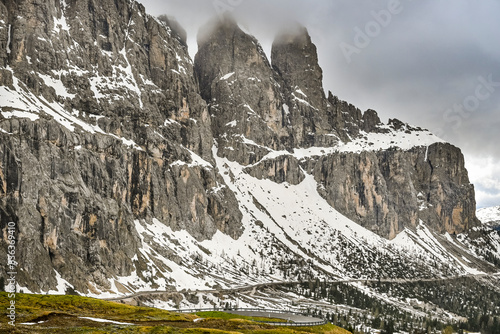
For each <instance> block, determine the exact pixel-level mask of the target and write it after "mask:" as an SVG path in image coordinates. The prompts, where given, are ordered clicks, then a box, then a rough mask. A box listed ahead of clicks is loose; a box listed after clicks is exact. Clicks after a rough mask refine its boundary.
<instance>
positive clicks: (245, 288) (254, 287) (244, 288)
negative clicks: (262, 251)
mask: <svg viewBox="0 0 500 334" xmlns="http://www.w3.org/2000/svg"><path fill="white" fill-rule="evenodd" d="M498 275H500V273H495V274H479V275H474V274H470V275H461V276H451V277H444V278H417V279H402V278H381V279H380V280H379V279H339V280H336V281H328V284H338V283H363V282H381V283H418V282H442V281H448V280H454V279H457V278H464V277H475V278H482V277H489V276H491V277H497V276H498ZM300 283H307V282H295V281H293V282H270V283H260V284H253V285H246V286H240V287H234V288H231V289H221V290H215V289H207V290H195V291H193V292H195V293H198V292H201V293H234V292H244V291H256V290H257V289H259V288H267V287H273V286H280V285H287V284H300ZM174 292H176V291H173V290H171V291H142V292H137V293H132V294H130V295H126V296H121V297H113V298H104V299H105V300H110V301H120V300H124V299H129V298H135V297H140V296H152V295H168V294H171V293H174ZM253 293H255V292H253Z"/></svg>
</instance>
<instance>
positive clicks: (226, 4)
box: [140, 0, 500, 208]
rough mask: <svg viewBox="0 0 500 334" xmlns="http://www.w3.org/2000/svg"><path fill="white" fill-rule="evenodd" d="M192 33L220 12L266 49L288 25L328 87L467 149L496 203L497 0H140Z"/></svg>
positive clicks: (499, 159) (499, 118)
mask: <svg viewBox="0 0 500 334" xmlns="http://www.w3.org/2000/svg"><path fill="white" fill-rule="evenodd" d="M140 2H141V3H143V4H144V5H145V7H146V10H147V12H148V13H149V14H152V15H160V14H167V15H172V16H175V17H176V18H177V19H178V21H179V22H180V23H181V25H182V26H183V27H184V28H185V29H186V30H187V33H188V44H189V48H190V53H191V56H192V57H194V54H195V53H196V49H197V45H196V34H197V31H198V28H199V27H200V25H203V23H205V22H206V21H208V20H209V19H210V18H211V17H213V16H214V15H217V13H218V12H220V11H222V10H230V11H231V12H232V13H233V15H234V16H235V17H236V18H237V19H238V20H239V21H240V22H241V23H242V25H244V26H246V27H247V28H248V30H249V31H250V32H251V33H252V34H253V35H255V36H256V37H257V38H258V39H259V41H260V42H261V44H262V45H263V47H264V50H265V51H266V52H267V54H268V55H269V54H270V49H271V43H272V40H273V37H274V34H275V33H276V30H277V29H279V27H280V26H281V24H282V23H283V22H286V21H289V20H291V19H292V20H297V21H299V22H300V23H302V24H303V25H305V26H306V27H307V28H308V29H309V33H310V35H311V37H312V40H313V42H314V43H315V44H316V46H317V47H318V54H319V61H320V65H321V66H322V68H323V72H324V83H323V85H324V88H325V90H326V91H328V90H330V91H332V93H333V94H334V95H337V96H339V98H341V99H343V100H346V101H348V102H350V103H353V104H354V105H356V106H357V107H359V108H360V109H361V110H363V111H364V110H366V109H368V108H371V109H375V110H377V112H378V113H379V115H380V117H381V119H382V120H383V121H384V122H387V120H388V119H389V118H398V119H400V120H402V121H404V122H407V123H410V124H413V125H418V126H422V127H425V128H428V129H430V130H432V131H433V132H435V133H436V134H437V135H439V136H440V137H441V138H443V139H445V140H447V141H449V142H451V143H452V144H454V145H457V146H459V147H460V148H461V149H462V151H463V152H464V155H465V159H466V165H467V168H468V170H469V176H470V179H471V181H472V182H473V183H474V184H475V186H476V200H477V204H478V208H479V207H487V206H494V205H495V206H496V205H500V143H498V139H499V137H500V136H499V135H498V130H499V129H500V36H499V35H500V1H497V0H480V1H478V0H418V1H411V0H399V1H398V0H359V1H352V0H314V1H306V0H140Z"/></svg>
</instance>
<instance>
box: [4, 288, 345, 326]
mask: <svg viewBox="0 0 500 334" xmlns="http://www.w3.org/2000/svg"><path fill="white" fill-rule="evenodd" d="M9 303H10V299H9V298H8V294H7V293H4V292H0V308H1V309H2V310H4V311H3V312H2V313H3V314H2V315H1V321H0V333H20V334H25V333H30V334H37V333H40V334H49V333H50V334H58V333H61V334H62V333H70V334H71V333H92V334H107V333H123V334H125V333H126V334H139V333H141V334H142V333H152V334H198V333H203V334H224V333H242V334H246V333H260V334H268V333H269V334H306V333H326V334H348V333H349V332H347V331H346V330H344V329H342V328H338V327H336V326H333V325H331V324H328V325H324V326H317V327H294V328H291V327H279V328H276V327H272V326H270V325H266V324H261V323H257V322H254V321H252V320H264V319H263V318H254V319H252V318H250V317H245V316H238V315H234V314H225V313H222V312H205V313H202V314H199V315H194V314H179V313H173V312H168V311H164V310H159V309H155V308H149V307H137V306H129V305H124V304H120V303H115V302H109V301H103V300H99V299H94V298H87V297H79V296H54V295H32V294H21V293H19V294H16V326H15V327H12V326H10V325H8V324H7V322H8V321H9V319H8V318H7V313H6V312H7V310H6V309H7V307H8V305H9ZM200 316H202V318H204V319H203V320H200V321H197V322H195V321H194V320H195V319H197V318H199V317H200ZM82 317H92V318H98V319H106V320H112V321H117V322H122V323H129V324H132V325H123V324H110V323H103V322H96V321H94V320H89V319H84V318H82ZM265 320H268V321H269V320H270V321H273V320H274V321H278V319H265ZM25 322H31V323H36V325H22V323H25Z"/></svg>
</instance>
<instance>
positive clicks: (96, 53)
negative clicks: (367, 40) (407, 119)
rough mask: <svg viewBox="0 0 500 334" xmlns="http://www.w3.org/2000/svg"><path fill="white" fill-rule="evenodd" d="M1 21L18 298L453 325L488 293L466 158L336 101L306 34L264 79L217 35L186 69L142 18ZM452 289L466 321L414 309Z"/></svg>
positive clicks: (216, 31)
mask: <svg viewBox="0 0 500 334" xmlns="http://www.w3.org/2000/svg"><path fill="white" fill-rule="evenodd" d="M0 13H1V16H0V17H1V19H0V45H1V48H0V84H1V86H0V108H1V113H0V115H1V116H0V185H1V187H0V228H1V229H2V231H3V232H4V233H3V234H2V239H1V240H2V241H1V242H2V248H1V250H0V256H2V257H4V258H6V256H7V254H6V253H5V250H6V247H7V241H8V239H7V227H8V224H9V223H10V225H15V227H16V229H15V236H16V262H17V272H18V274H17V277H16V282H17V284H18V289H21V290H23V291H25V292H34V293H45V292H49V293H65V292H72V293H73V292H77V293H79V294H83V295H88V296H99V297H102V298H103V297H117V296H124V295H130V294H132V296H131V297H130V298H128V299H127V298H125V299H126V300H127V301H128V302H130V301H131V300H134V301H135V302H137V303H146V304H148V305H156V306H161V307H167V308H168V307H173V306H174V305H175V306H178V307H180V306H185V307H189V306H196V305H197V306H207V307H212V306H213V305H216V304H220V303H223V302H222V301H221V298H223V300H224V298H225V300H226V301H231V302H236V301H237V302H238V303H240V305H248V306H262V305H269V306H272V307H285V306H286V305H287V303H288V305H292V304H297V303H298V301H300V300H302V302H301V303H302V306H303V305H309V306H308V307H315V308H317V307H320V306H318V305H322V306H321V307H324V308H325V310H329V311H328V312H333V311H332V309H333V308H334V309H335V310H337V307H338V305H341V304H342V305H343V304H345V305H347V308H343V309H345V310H348V309H349V307H356V308H357V309H356V310H363V307H361V306H360V305H358V304H357V300H358V299H356V302H355V300H354V299H348V300H347V299H346V300H345V301H343V302H341V301H340V299H338V300H337V299H335V300H336V301H337V304H338V305H336V306H331V305H333V304H331V303H330V304H328V303H327V301H330V302H332V301H333V300H334V296H336V297H335V298H337V297H338V298H340V297H339V296H344V293H347V292H349V295H359V296H364V297H363V298H364V299H361V300H364V301H366V303H368V302H367V301H370V303H371V304H370V305H379V306H377V307H378V308H379V309H381V308H384V310H394V309H395V310H399V311H398V312H403V313H404V314H409V315H411V316H415V317H416V318H415V319H420V318H425V316H426V314H427V312H426V310H427V309H433V312H434V316H435V317H438V318H439V319H440V321H445V319H449V318H450V317H451V319H454V321H459V320H463V319H464V318H467V317H468V316H469V315H471V316H472V315H473V314H474V313H473V311H472V310H473V307H472V305H473V304H474V303H475V299H474V298H477V297H478V296H481V295H482V292H481V291H490V290H491V287H490V285H491V286H495V282H496V280H497V278H496V276H494V275H493V273H496V272H497V270H498V266H499V264H500V261H499V259H500V251H499V250H500V246H499V245H500V238H499V236H498V234H497V233H496V232H495V231H492V230H491V229H488V228H487V227H485V226H483V225H482V224H481V223H480V221H479V220H478V219H477V218H476V214H475V210H476V205H475V200H474V187H473V185H472V184H471V183H470V181H469V179H468V174H467V170H466V169H465V167H464V159H463V155H462V153H461V151H460V149H459V148H457V147H455V146H453V145H451V144H449V143H445V142H443V141H442V140H441V139H439V138H438V137H436V136H434V135H433V134H432V133H430V132H429V131H428V130H425V129H422V128H419V127H415V126H411V125H408V124H405V123H403V122H401V121H399V120H397V119H392V120H389V122H388V123H387V124H384V123H383V122H382V121H381V120H380V119H379V117H378V115H377V113H376V111H374V110H367V111H365V112H361V111H360V110H359V109H357V108H356V107H355V106H353V105H352V104H349V103H347V102H344V101H342V100H340V99H339V98H338V97H336V96H334V95H333V94H332V93H331V92H329V93H328V94H325V93H324V91H323V87H322V75H323V74H322V70H321V68H320V66H319V64H318V58H317V52H316V47H315V46H314V44H313V43H312V41H311V37H310V36H309V34H308V31H307V29H306V28H304V27H302V26H300V25H293V26H292V27H290V28H289V29H287V30H286V31H284V32H281V33H280V34H278V36H277V38H276V40H275V42H274V44H273V47H272V52H271V60H270V61H269V60H268V59H267V56H266V55H265V53H264V52H263V50H262V47H261V46H260V44H259V42H258V41H257V40H256V39H255V37H253V36H251V35H249V34H247V33H245V32H244V31H243V30H242V29H240V27H239V25H238V23H237V22H236V21H234V20H233V19H232V18H231V17H230V16H225V17H223V18H221V19H215V20H213V21H212V22H209V23H208V24H207V26H205V27H203V28H202V30H201V33H200V35H199V36H198V43H199V51H198V53H197V55H196V57H195V59H194V62H193V61H192V60H191V59H190V57H189V54H188V50H187V46H186V41H185V32H184V31H183V29H182V28H181V27H180V26H179V24H178V23H177V22H176V21H175V20H173V19H169V18H168V17H167V16H162V17H161V20H159V19H157V18H154V17H152V16H150V15H147V14H146V12H145V8H144V7H143V6H142V5H141V4H139V3H137V2H134V1H128V0H115V1H111V0H103V1H99V2H95V1H94V0H84V1H78V2H77V1H64V0H51V1H45V2H33V1H26V0H21V1H16V2H14V1H10V0H4V1H2V2H0ZM4 269H6V268H4ZM2 275H5V272H2ZM478 275H479V277H480V278H481V280H482V281H481V282H480V283H478V284H477V285H475V286H474V287H475V289H480V290H478V291H479V292H478V291H474V292H473V290H472V289H470V288H469V286H470V285H471V283H470V282H471V280H475V279H476V276H478ZM448 279H449V280H457V282H456V286H457V288H456V290H457V291H458V292H457V293H463V294H465V295H467V296H468V297H467V298H470V299H468V300H470V303H468V304H462V308H460V307H459V306H456V307H455V306H453V305H455V304H449V305H452V306H449V305H448V304H447V303H445V302H443V303H441V302H439V300H434V299H432V298H430V297H425V296H423V295H419V294H417V292H416V291H417V290H415V289H414V290H415V291H414V290H411V288H412V286H411V285H412V284H413V287H415V284H417V285H418V284H422V290H421V291H420V290H418V291H420V292H422V294H425V293H427V292H428V291H432V289H431V288H430V287H429V286H428V285H431V287H432V288H433V289H434V288H435V289H438V288H440V287H441V285H440V284H441V283H442V282H443V281H445V280H448ZM319 280H321V281H322V282H323V284H324V286H323V288H321V286H320V284H319V283H318V282H319ZM306 282H314V284H313V283H311V284H309V285H307V286H298V285H297V284H302V283H304V284H306ZM327 282H333V283H331V284H333V285H332V286H328V288H327V286H326V284H327ZM373 282H378V285H375V286H372V285H371V284H372V283H373ZM328 284H330V283H328ZM335 284H336V285H335ZM339 284H342V287H343V288H342V289H340V290H339V288H338V286H339ZM385 284H387V285H391V284H392V285H391V287H390V288H389V289H388V290H387V291H385V290H384V289H385ZM407 285H410V286H407ZM497 286H498V284H497ZM334 287H335V288H334ZM262 289H264V290H265V291H266V292H265V293H264V292H262V291H261V290H262ZM269 289H270V290H269ZM276 289H278V290H276ZM281 289H285V290H281ZM286 289H289V290H286ZM495 289H496V288H493V290H494V291H497V290H495ZM152 290H154V291H165V295H159V294H156V295H148V291H152ZM188 290H190V291H188ZM193 290H194V291H193ZM238 291H240V292H241V295H240V297H238ZM322 291H324V294H325V298H327V297H326V296H330V297H331V299H325V300H326V301H323V304H321V303H318V302H317V300H318V299H319V298H320V297H319V296H320V295H321V296H322V295H323V292H322ZM334 291H336V292H334ZM339 291H342V292H339ZM439 291H441V290H439ZM464 291H465V292H464ZM167 292H168V293H167ZM135 293H140V294H138V295H135ZM439 293H441V292H435V293H434V294H433V296H436V295H439ZM412 294H413V295H412ZM313 295H314V296H315V298H316V302H314V301H313V299H311V298H312V296H313ZM448 295H450V296H455V295H453V294H450V293H448ZM221 296H223V297H221ZM235 296H236V297H235ZM266 296H267V297H266ZM269 296H272V298H271V299H273V300H274V301H272V300H270V297H269ZM492 296H493V297H491V299H487V298H486V297H485V299H484V300H483V302H485V300H487V301H488V304H487V306H485V307H486V309H487V310H490V311H491V310H493V311H496V310H497V308H498V306H496V303H495V302H494V298H495V297H494V296H495V295H492ZM342 298H344V297H342ZM346 298H347V297H346ZM360 298H361V297H360ZM412 298H413V299H415V300H417V301H418V302H414V303H413V302H412V303H410V304H408V301H407V300H406V299H412ZM453 298H455V297H453ZM413 299H412V300H413ZM342 300H343V299H342ZM442 300H445V299H442ZM490 300H491V305H490V303H489V302H490ZM366 303H365V304H366ZM422 303H424V304H422ZM365 304H363V305H364V307H365V308H367V307H368V306H367V305H368V304H366V305H365ZM327 305H330V306H327ZM349 305H350V306H349ZM422 305H425V306H422ZM457 305H458V304H457ZM485 305H486V304H485ZM374 307H375V306H374ZM325 312H326V311H325ZM356 312H358V311H356ZM356 312H355V313H356ZM391 312H392V311H391ZM405 312H406V313H405ZM358 313H359V314H362V311H359V312H358ZM415 321H419V320H415Z"/></svg>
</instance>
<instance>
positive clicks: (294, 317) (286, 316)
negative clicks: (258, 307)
mask: <svg viewBox="0 0 500 334" xmlns="http://www.w3.org/2000/svg"><path fill="white" fill-rule="evenodd" d="M224 312H226V313H231V314H238V315H245V316H248V317H263V318H275V319H283V320H286V321H288V322H290V321H291V322H310V323H313V322H318V321H321V320H322V319H319V318H313V317H308V316H305V315H300V314H290V313H277V312H275V313H273V312H257V311H224Z"/></svg>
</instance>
